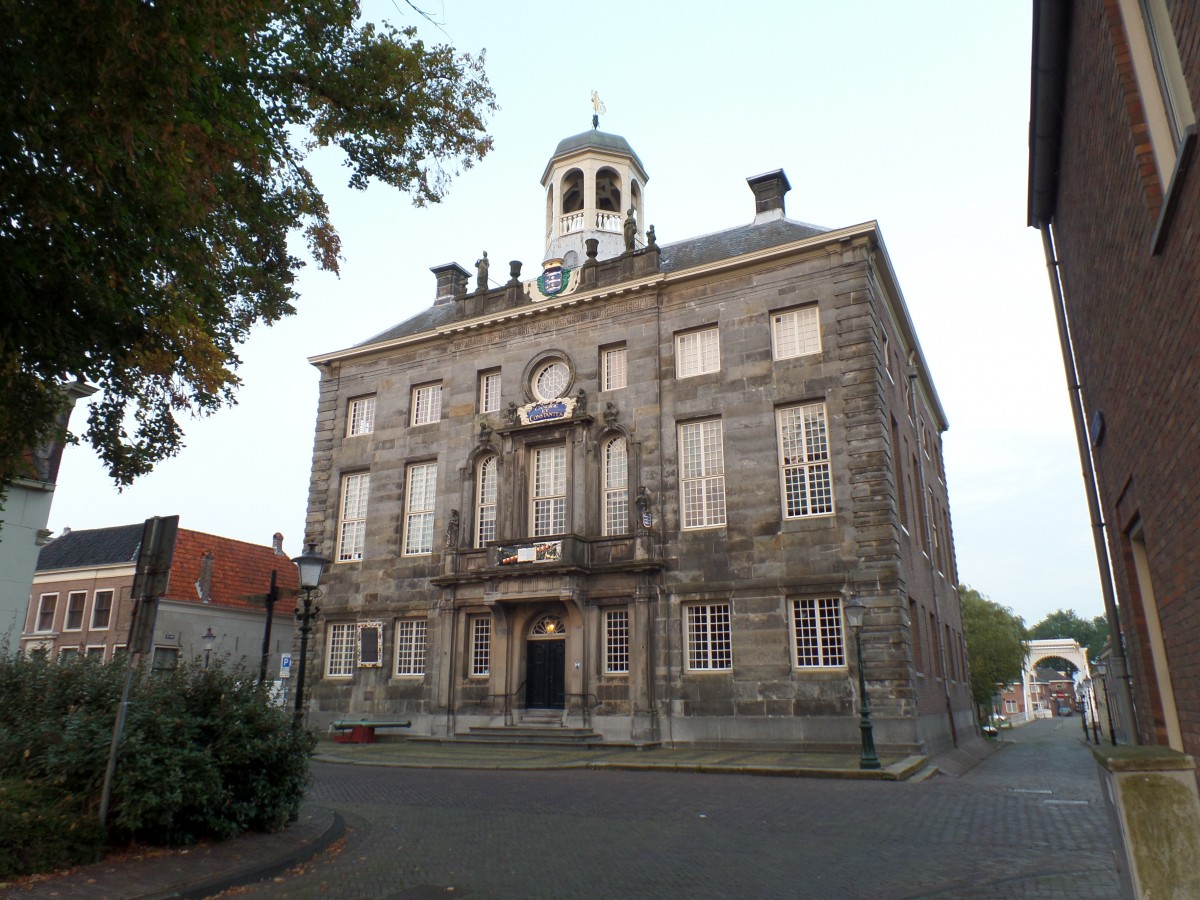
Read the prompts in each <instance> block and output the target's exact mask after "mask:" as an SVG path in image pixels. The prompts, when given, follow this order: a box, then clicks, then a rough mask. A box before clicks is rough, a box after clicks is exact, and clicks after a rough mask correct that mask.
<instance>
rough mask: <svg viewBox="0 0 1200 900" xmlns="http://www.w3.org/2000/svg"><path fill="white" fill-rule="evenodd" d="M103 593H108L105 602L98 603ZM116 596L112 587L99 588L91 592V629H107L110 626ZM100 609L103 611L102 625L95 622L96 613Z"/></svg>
mask: <svg viewBox="0 0 1200 900" xmlns="http://www.w3.org/2000/svg"><path fill="white" fill-rule="evenodd" d="M104 594H107V595H108V603H107V604H101V603H100V597H101V595H104ZM116 598H117V592H116V591H115V590H113V589H112V588H100V589H99V590H97V591H93V592H92V622H91V626H90V627H91V630H92V631H108V629H109V628H111V627H112V617H113V606H114V605H115V601H116ZM100 610H104V611H105V617H104V624H103V625H100V624H97V621H96V614H97V613H98V612H99V611H100Z"/></svg>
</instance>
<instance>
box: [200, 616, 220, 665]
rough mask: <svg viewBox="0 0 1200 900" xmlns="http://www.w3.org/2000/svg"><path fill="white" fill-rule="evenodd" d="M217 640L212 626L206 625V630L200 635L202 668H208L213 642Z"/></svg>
mask: <svg viewBox="0 0 1200 900" xmlns="http://www.w3.org/2000/svg"><path fill="white" fill-rule="evenodd" d="M216 642H217V636H216V635H215V634H213V630H212V626H211V625H209V626H208V630H207V631H205V632H204V634H202V635H200V643H201V644H203V645H204V668H205V669H207V668H208V660H209V657H210V656H211V655H212V648H213V644H215V643H216Z"/></svg>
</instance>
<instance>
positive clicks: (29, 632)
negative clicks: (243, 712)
mask: <svg viewBox="0 0 1200 900" xmlns="http://www.w3.org/2000/svg"><path fill="white" fill-rule="evenodd" d="M142 529H143V524H142V523H141V522H139V523H137V524H136V525H119V526H115V527H111V528H92V529H87V530H81V531H66V532H64V533H63V534H62V535H61V536H60V537H58V538H56V539H55V540H53V541H51V542H50V543H48V544H46V546H45V547H43V548H42V551H41V553H40V554H39V556H38V567H37V571H36V572H35V573H34V578H33V592H32V594H31V596H30V598H29V602H28V611H27V613H26V615H25V628H24V630H23V631H22V633H21V638H20V640H21V649H22V651H24V652H26V653H32V652H44V653H48V654H50V655H52V656H53V657H55V658H57V659H63V658H67V657H70V656H72V655H86V656H95V657H98V658H99V659H101V660H102V661H107V660H110V659H112V658H113V656H114V655H115V654H117V653H121V652H123V651H124V650H125V648H126V647H127V646H128V642H129V625H130V617H131V615H132V612H133V603H132V602H131V599H130V596H131V594H130V592H131V590H132V588H133V576H134V570H135V567H136V564H137V558H138V550H139V547H140V544H141V538H142ZM272 571H274V572H275V573H276V584H277V587H278V589H279V592H280V594H279V596H280V599H279V600H278V601H277V602H276V604H275V610H274V615H273V617H272V618H273V621H272V625H271V636H272V640H271V647H270V660H269V665H268V677H271V678H275V677H278V673H279V671H280V658H281V654H283V653H290V652H291V650H292V641H293V636H294V633H295V631H296V627H295V623H294V622H293V621H292V610H293V609H294V608H295V594H296V589H297V587H298V585H299V577H298V575H297V572H296V566H295V565H294V564H293V563H292V561H291V560H290V559H288V558H287V557H286V556H285V555H284V554H283V538H282V536H281V535H278V534H277V535H276V536H275V541H274V543H273V545H272V546H269V547H268V546H261V545H258V544H250V543H247V542H245V541H235V540H233V539H231V538H224V537H218V536H217V535H212V534H204V533H202V532H199V531H189V530H187V529H183V528H181V529H179V531H178V533H177V536H176V540H175V554H174V557H173V559H172V563H171V574H170V579H169V582H168V587H167V593H166V595H165V596H163V597H162V598H161V599H160V601H159V605H158V615H157V617H156V619H155V628H154V647H153V651H152V653H151V660H150V664H151V665H152V666H153V667H155V668H174V667H175V666H176V665H178V663H179V662H180V660H193V659H196V658H197V657H199V656H202V653H203V640H202V638H203V635H204V634H205V633H206V632H207V631H208V629H211V630H212V633H213V634H214V635H215V640H214V641H213V646H212V651H211V654H212V655H215V656H216V657H219V658H225V659H231V660H234V661H238V662H244V663H245V664H246V665H248V666H249V667H250V668H252V669H254V670H257V669H258V667H259V661H260V659H261V657H262V641H263V629H264V622H265V612H264V610H265V604H264V602H263V598H264V597H265V595H266V593H267V590H268V588H269V586H270V583H271V572H272Z"/></svg>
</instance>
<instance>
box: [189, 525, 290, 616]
mask: <svg viewBox="0 0 1200 900" xmlns="http://www.w3.org/2000/svg"><path fill="white" fill-rule="evenodd" d="M210 552H211V553H212V559H213V565H212V579H211V581H210V584H209V596H210V598H211V601H212V603H213V605H215V606H238V607H243V608H249V609H262V608H263V602H264V601H263V598H264V597H265V595H266V593H267V589H268V588H269V587H270V585H271V572H272V571H275V572H277V573H278V574H277V576H276V584H277V585H278V588H279V600H278V601H276V603H275V612H276V613H277V614H286V613H290V612H291V611H292V609H293V608H294V607H295V605H296V600H295V597H296V592H297V590H298V588H299V586H300V576H299V573H298V572H297V571H296V565H295V563H293V562H292V561H291V559H289V558H288V557H287V556H280V555H278V554H276V553H275V550H274V549H273V548H272V547H264V546H261V545H259V544H248V543H246V542H245V541H235V540H233V539H232V538H224V537H218V536H217V535H215V534H204V533H203V532H200V531H189V530H187V529H185V528H180V529H179V532H178V536H177V537H176V539H175V557H174V559H173V560H172V562H171V580H170V584H169V586H168V588H167V593H166V596H167V597H168V598H169V599H172V600H182V601H185V602H190V603H199V602H200V595H199V593H198V592H197V590H196V582H197V581H199V580H200V572H201V567H202V565H203V559H204V555H205V554H206V553H210Z"/></svg>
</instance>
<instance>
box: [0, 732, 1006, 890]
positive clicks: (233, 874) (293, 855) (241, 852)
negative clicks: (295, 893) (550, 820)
mask: <svg viewBox="0 0 1200 900" xmlns="http://www.w3.org/2000/svg"><path fill="white" fill-rule="evenodd" d="M994 750H995V747H993V746H991V745H990V744H988V743H987V742H984V741H982V740H981V739H978V738H975V737H973V736H972V738H971V739H970V740H969V741H967V742H966V747H965V748H964V749H961V750H958V751H954V752H953V753H952V754H947V755H946V756H944V757H940V758H939V759H938V760H936V761H935V763H936V766H937V768H938V769H940V770H942V771H944V772H946V774H949V775H958V774H961V773H962V772H963V771H965V770H966V769H968V768H970V767H971V766H973V765H974V764H975V763H976V762H978V761H980V760H982V759H983V758H985V757H986V756H988V755H990V754H991V753H992V752H994ZM313 759H314V761H318V762H326V763H339V764H345V765H360V766H399V767H404V768H414V769H480V770H488V769H509V770H539V769H542V770H544V769H622V770H663V771H681V772H708V773H721V774H729V773H738V774H746V775H772V776H784V777H797V778H840V779H871V780H880V781H904V780H908V779H913V778H914V777H920V778H925V777H929V776H931V775H933V774H934V772H935V768H934V766H933V765H931V764H930V761H929V760H928V759H927V758H926V757H924V756H909V757H890V756H884V757H881V759H880V761H881V763H882V764H883V765H882V768H880V769H878V770H875V771H870V770H863V769H860V768H859V767H858V763H859V759H858V756H857V755H856V754H855V755H851V754H817V753H786V752H768V751H749V750H694V749H679V750H671V749H664V748H656V749H651V750H638V749H636V748H632V747H617V748H587V747H571V746H549V747H545V746H538V747H517V746H511V745H503V744H501V745H495V744H483V743H465V742H464V743H453V742H439V741H425V740H409V739H392V740H387V739H385V740H382V741H380V742H378V743H375V744H338V743H335V742H334V741H332V740H328V739H324V738H323V739H322V740H321V741H320V743H319V744H318V746H317V750H316V752H315V754H314V755H313ZM344 829H345V825H344V823H343V821H342V819H341V817H340V816H339V815H338V814H337V813H335V812H333V811H332V810H329V809H326V808H324V807H321V806H318V805H316V804H313V803H305V804H304V805H303V806H302V807H301V812H300V819H299V821H298V822H296V823H294V824H292V825H289V826H288V827H287V828H285V829H284V830H282V831H280V832H277V833H275V834H247V835H244V836H242V837H239V838H236V839H234V840H230V841H225V842H223V843H213V844H204V845H201V846H198V847H190V848H186V849H178V850H161V851H160V850H148V851H146V852H145V853H143V854H139V855H137V856H132V857H128V858H119V859H114V860H107V861H105V862H101V863H97V864H95V865H91V866H82V867H80V868H77V869H72V870H70V871H68V872H64V873H61V874H51V875H41V876H36V877H35V878H34V879H31V880H30V881H28V882H22V883H20V884H15V885H11V886H6V887H0V893H2V894H3V895H4V896H12V897H58V898H62V897H82V898H96V900H101V898H103V900H117V898H120V900H132V898H145V900H154V898H166V897H183V898H203V897H208V896H212V895H213V894H217V893H220V892H221V891H224V890H227V889H229V888H232V887H236V886H239V885H245V884H252V883H254V882H258V881H262V880H264V879H268V878H271V877H274V876H276V875H278V874H280V873H282V872H284V871H286V870H288V869H290V868H292V867H294V866H296V865H299V864H300V863H303V862H305V861H307V860H309V859H312V858H313V857H314V856H315V855H316V854H318V853H320V852H321V851H323V850H324V849H326V848H327V847H329V846H330V845H331V844H333V843H334V842H335V841H337V840H338V839H339V838H340V837H341V836H342V834H343V832H344Z"/></svg>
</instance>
